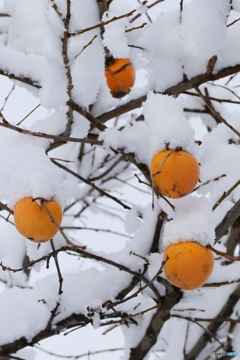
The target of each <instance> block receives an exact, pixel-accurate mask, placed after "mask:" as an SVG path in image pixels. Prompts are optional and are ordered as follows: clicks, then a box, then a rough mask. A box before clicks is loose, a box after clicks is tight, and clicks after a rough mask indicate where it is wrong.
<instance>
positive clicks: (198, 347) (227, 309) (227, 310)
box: [185, 285, 240, 360]
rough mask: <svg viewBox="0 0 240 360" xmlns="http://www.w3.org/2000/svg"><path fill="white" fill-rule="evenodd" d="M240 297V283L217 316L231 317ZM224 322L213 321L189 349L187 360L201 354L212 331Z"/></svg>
mask: <svg viewBox="0 0 240 360" xmlns="http://www.w3.org/2000/svg"><path fill="white" fill-rule="evenodd" d="M239 297H240V285H238V287H237V288H236V290H235V291H234V292H233V293H232V294H231V295H230V297H229V299H228V300H227V302H226V303H225V305H224V306H223V307H222V309H221V310H220V312H219V313H218V314H217V316H216V318H223V319H225V318H229V317H230V316H231V314H232V312H233V309H234V307H235V305H236V304H237V302H238V301H239ZM223 322H224V321H222V322H215V321H213V322H211V324H210V325H209V326H208V328H207V331H205V332H204V333H203V334H202V336H201V337H200V338H199V340H198V341H197V342H196V344H195V345H194V346H193V348H192V349H191V350H190V351H189V353H188V354H187V356H186V357H185V360H195V359H196V358H197V357H198V356H199V354H200V353H201V351H202V350H203V349H204V348H205V347H206V346H207V344H208V342H209V341H210V340H211V335H210V333H212V334H215V333H216V331H217V330H218V329H219V327H220V326H221V325H222V323H223Z"/></svg>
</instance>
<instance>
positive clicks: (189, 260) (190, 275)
mask: <svg viewBox="0 0 240 360" xmlns="http://www.w3.org/2000/svg"><path fill="white" fill-rule="evenodd" d="M163 260H164V261H166V260H167V261H166V263H165V265H164V267H163V270H164V273H165V275H166V277H167V279H168V280H169V281H170V283H171V284H173V285H174V286H176V287H179V288H181V289H184V290H194V289H197V288H199V287H200V286H202V285H203V284H204V283H205V282H206V281H207V280H208V278H209V277H210V275H211V273H212V270H213V266H214V256H213V253H212V251H211V250H210V249H208V248H207V247H205V246H202V245H200V244H198V243H197V242H194V241H183V242H179V243H176V244H171V245H169V246H168V247H167V248H166V250H165V252H164V256H163Z"/></svg>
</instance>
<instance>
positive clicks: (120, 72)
mask: <svg viewBox="0 0 240 360" xmlns="http://www.w3.org/2000/svg"><path fill="white" fill-rule="evenodd" d="M105 77H106V81H107V85H108V87H109V89H110V92H111V94H112V96H113V97H115V98H121V97H123V96H125V95H127V94H128V93H129V92H130V88H131V87H132V86H133V85H134V82H135V69H134V67H133V65H132V63H131V60H130V59H113V58H110V59H107V61H106V68H105Z"/></svg>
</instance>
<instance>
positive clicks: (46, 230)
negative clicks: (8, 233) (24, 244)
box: [14, 197, 62, 242]
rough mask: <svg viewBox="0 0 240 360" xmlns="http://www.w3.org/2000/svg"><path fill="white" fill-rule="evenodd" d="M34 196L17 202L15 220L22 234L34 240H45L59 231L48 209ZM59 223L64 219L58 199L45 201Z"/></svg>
mask: <svg viewBox="0 0 240 360" xmlns="http://www.w3.org/2000/svg"><path fill="white" fill-rule="evenodd" d="M32 199H33V198H31V197H27V198H24V199H21V200H19V201H18V202H17V204H16V205H15V208H14V222H15V226H16V228H17V230H18V231H19V233H20V234H22V235H23V236H25V237H27V238H28V239H30V240H32V241H34V242H45V241H48V240H50V239H52V237H53V236H54V235H55V234H56V233H57V232H58V228H57V226H56V225H55V224H53V222H52V221H51V219H50V217H49V215H48V213H47V211H46V209H45V208H44V207H43V206H41V205H39V204H38V203H37V201H32ZM45 204H46V206H47V207H48V209H49V211H50V212H51V214H52V216H53V218H54V220H55V221H56V223H57V224H59V225H60V224H61V221H62V209H61V207H60V206H59V204H58V203H57V202H56V201H45Z"/></svg>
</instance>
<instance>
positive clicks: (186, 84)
mask: <svg viewBox="0 0 240 360" xmlns="http://www.w3.org/2000/svg"><path fill="white" fill-rule="evenodd" d="M239 71H240V64H237V65H235V66H229V67H227V68H224V69H221V70H219V71H218V72H216V73H214V74H212V73H211V74H209V73H208V72H206V73H204V74H199V75H197V76H195V77H194V78H192V79H190V80H188V79H184V80H183V81H182V82H180V83H178V84H176V85H174V86H171V87H170V88H168V89H166V90H165V91H164V92H163V94H167V95H179V94H181V93H183V92H184V91H186V90H190V89H192V88H194V87H196V86H200V85H201V84H204V83H205V82H207V81H210V80H211V81H214V80H218V79H222V78H224V77H226V76H229V75H233V74H235V73H237V72H239ZM146 99H147V96H146V95H143V96H141V97H140V98H138V99H135V100H131V101H130V102H128V103H127V104H123V105H121V106H119V107H116V108H115V109H113V110H110V111H108V112H106V113H104V114H101V115H99V116H98V117H97V118H98V120H99V121H101V122H106V121H108V120H110V119H112V118H114V117H117V116H120V115H122V114H125V113H126V112H128V111H132V110H134V109H137V108H139V107H140V106H141V104H142V102H143V101H146Z"/></svg>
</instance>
